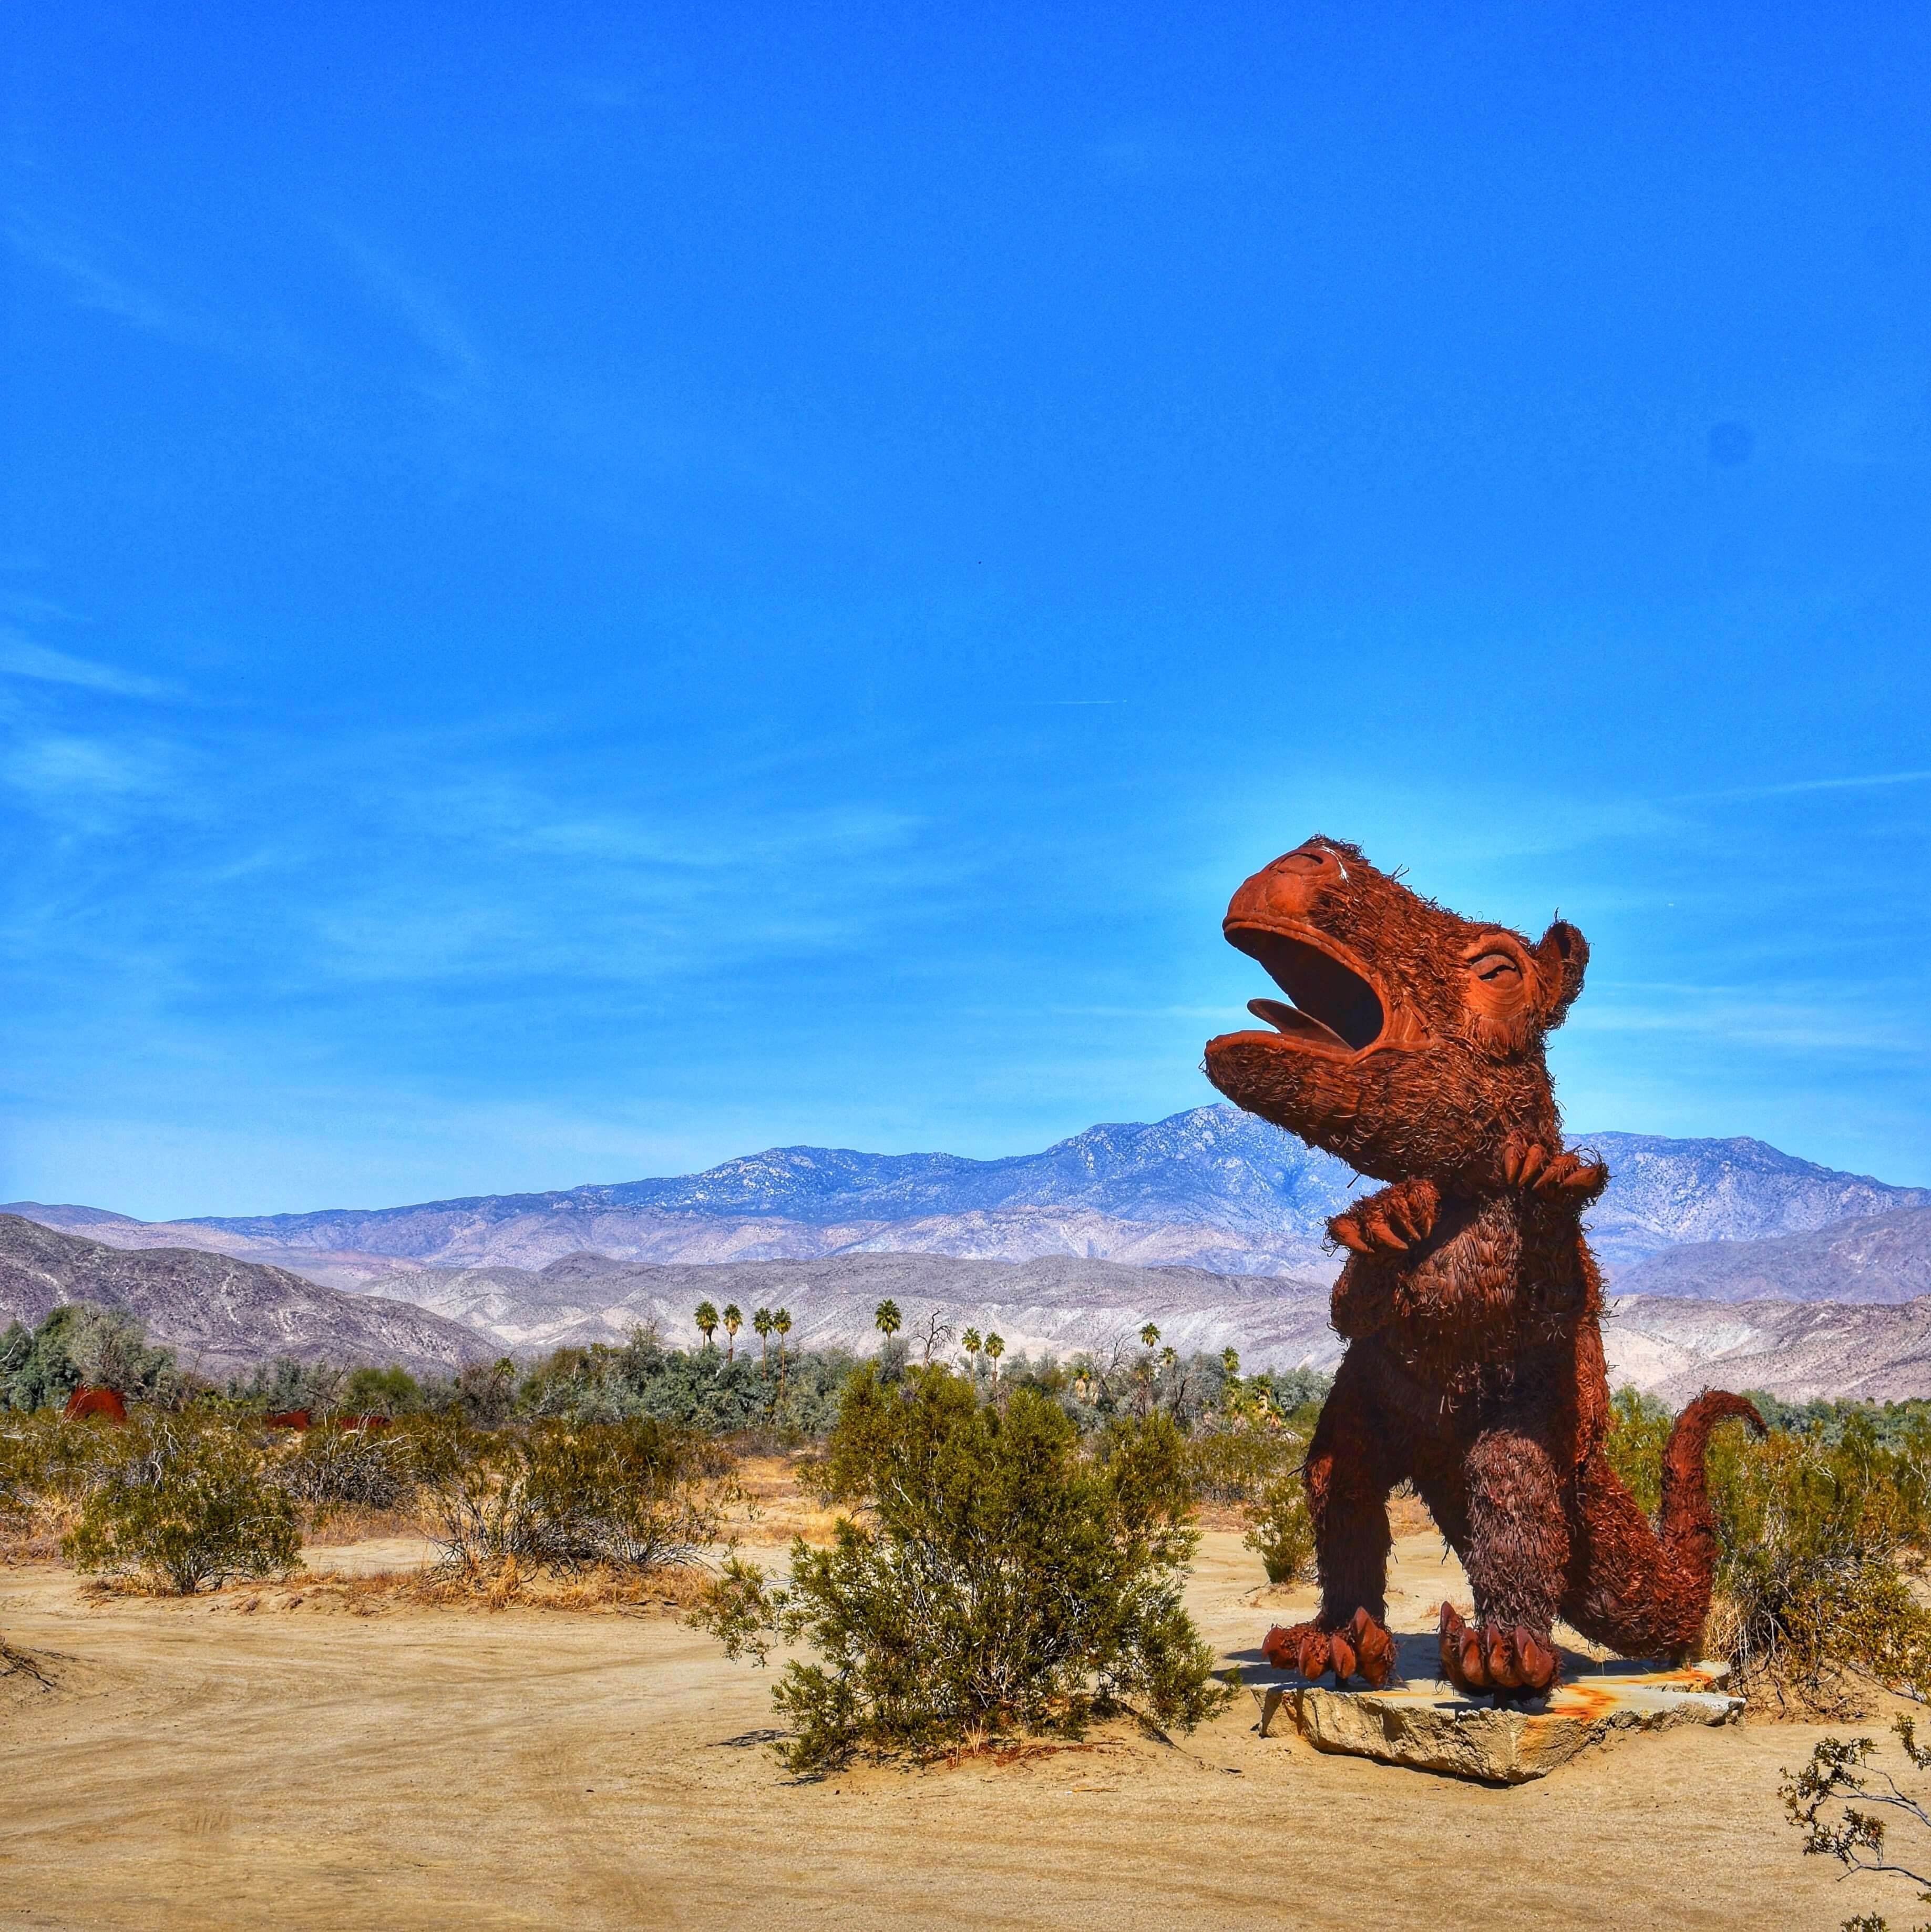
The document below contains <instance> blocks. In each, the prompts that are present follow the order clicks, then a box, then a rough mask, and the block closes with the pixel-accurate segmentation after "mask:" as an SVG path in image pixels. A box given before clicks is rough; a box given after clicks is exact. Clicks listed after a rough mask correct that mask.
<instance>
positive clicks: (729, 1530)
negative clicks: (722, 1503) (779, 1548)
mask: <svg viewBox="0 0 1931 1932" xmlns="http://www.w3.org/2000/svg"><path fill="white" fill-rule="evenodd" d="M808 1460H811V1458H809V1457H806V1456H805V1455H802V1454H777V1455H753V1456H746V1457H745V1458H744V1459H743V1460H742V1461H741V1462H740V1463H739V1465H738V1467H737V1481H738V1488H739V1492H740V1494H739V1499H738V1500H737V1501H736V1502H734V1503H733V1505H731V1507H730V1510H729V1511H727V1514H726V1516H725V1520H724V1521H725V1534H726V1535H727V1536H733V1537H735V1538H737V1539H738V1540H739V1541H742V1542H745V1543H757V1544H766V1545H769V1544H784V1543H789V1542H790V1541H791V1539H792V1538H793V1537H794V1536H802V1538H804V1539H805V1541H806V1542H807V1543H811V1544H820V1545H823V1544H829V1543H830V1541H832V1526H833V1525H834V1524H835V1523H836V1522H837V1521H838V1514H839V1512H838V1511H836V1510H831V1509H826V1508H825V1507H824V1506H823V1504H822V1503H821V1502H820V1501H819V1500H818V1499H817V1497H815V1496H813V1495H811V1493H809V1492H808V1490H806V1489H805V1487H804V1485H803V1484H802V1483H801V1482H799V1479H798V1472H799V1467H800V1466H801V1465H802V1464H803V1463H806V1462H807V1461H808Z"/></svg>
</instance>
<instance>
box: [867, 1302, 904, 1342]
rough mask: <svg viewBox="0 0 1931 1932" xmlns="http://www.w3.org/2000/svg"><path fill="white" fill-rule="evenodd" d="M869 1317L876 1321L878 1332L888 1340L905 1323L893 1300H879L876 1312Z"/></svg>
mask: <svg viewBox="0 0 1931 1932" xmlns="http://www.w3.org/2000/svg"><path fill="white" fill-rule="evenodd" d="M871 1319H872V1320H873V1321H874V1322H876V1323H877V1325H878V1332H879V1333H880V1334H881V1335H883V1337H885V1339H886V1340H887V1341H888V1342H889V1341H890V1340H892V1337H893V1336H895V1334H898V1331H899V1330H900V1329H901V1328H904V1325H905V1323H904V1319H903V1317H901V1316H900V1314H899V1313H898V1303H897V1302H895V1301H881V1302H880V1304H878V1312H877V1313H876V1314H875V1315H874V1316H873V1317H872V1318H871Z"/></svg>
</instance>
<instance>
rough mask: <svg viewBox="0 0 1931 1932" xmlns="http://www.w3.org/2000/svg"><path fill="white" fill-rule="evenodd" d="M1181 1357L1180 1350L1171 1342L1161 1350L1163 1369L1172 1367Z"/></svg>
mask: <svg viewBox="0 0 1931 1932" xmlns="http://www.w3.org/2000/svg"><path fill="white" fill-rule="evenodd" d="M1179 1360H1180V1351H1179V1350H1178V1349H1176V1348H1175V1347H1174V1345H1173V1344H1172V1343H1171V1342H1169V1343H1168V1344H1167V1346H1165V1348H1164V1349H1162V1350H1161V1351H1160V1366H1161V1367H1162V1368H1163V1369H1171V1367H1173V1366H1174V1364H1175V1363H1176V1362H1177V1361H1179Z"/></svg>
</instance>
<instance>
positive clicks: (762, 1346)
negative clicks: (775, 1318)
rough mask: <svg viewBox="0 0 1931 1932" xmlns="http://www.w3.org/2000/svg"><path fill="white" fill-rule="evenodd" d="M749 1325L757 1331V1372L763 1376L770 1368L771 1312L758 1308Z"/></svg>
mask: <svg viewBox="0 0 1931 1932" xmlns="http://www.w3.org/2000/svg"><path fill="white" fill-rule="evenodd" d="M751 1326H752V1327H753V1328H755V1329H756V1330H757V1340H758V1346H759V1351H760V1352H759V1355H758V1358H757V1367H758V1373H760V1375H763V1374H764V1373H766V1371H767V1370H769V1367H770V1366H771V1310H769V1309H768V1308H760V1310H758V1311H757V1313H756V1314H755V1315H754V1316H752V1317H751Z"/></svg>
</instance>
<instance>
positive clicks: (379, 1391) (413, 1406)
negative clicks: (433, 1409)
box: [338, 1367, 427, 1416]
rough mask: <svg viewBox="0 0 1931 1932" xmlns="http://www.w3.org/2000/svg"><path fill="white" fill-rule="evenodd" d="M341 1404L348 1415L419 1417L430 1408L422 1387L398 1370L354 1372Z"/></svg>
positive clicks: (343, 1391) (391, 1368) (367, 1369)
mask: <svg viewBox="0 0 1931 1932" xmlns="http://www.w3.org/2000/svg"><path fill="white" fill-rule="evenodd" d="M338 1401H339V1403H340V1407H341V1410H342V1412H343V1414H344V1415H387V1416H398V1415H421V1413H422V1412H423V1410H424V1409H425V1408H426V1407H427V1400H426V1398H425V1396H424V1391H423V1387H422V1385H421V1383H420V1382H418V1381H417V1380H416V1379H415V1376H412V1375H411V1374H410V1373H409V1371H408V1370H406V1369H404V1368H398V1367H390V1368H386V1369H372V1368H361V1369H351V1370H349V1374H348V1377H347V1379H346V1380H345V1381H344V1382H343V1385H342V1393H341V1395H340V1397H339V1398H338Z"/></svg>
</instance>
